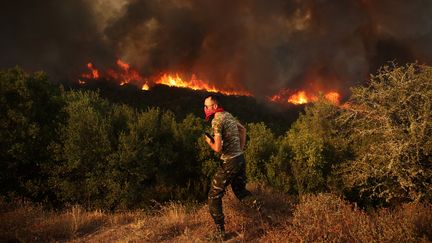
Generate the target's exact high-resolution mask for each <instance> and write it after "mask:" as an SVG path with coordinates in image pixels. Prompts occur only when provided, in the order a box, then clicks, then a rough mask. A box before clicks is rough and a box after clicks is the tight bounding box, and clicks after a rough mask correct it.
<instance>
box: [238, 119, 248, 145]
mask: <svg viewBox="0 0 432 243" xmlns="http://www.w3.org/2000/svg"><path fill="white" fill-rule="evenodd" d="M237 128H238V131H239V136H240V148H241V150H243V149H244V146H245V143H246V128H245V127H244V126H243V125H242V124H241V123H240V122H237Z"/></svg>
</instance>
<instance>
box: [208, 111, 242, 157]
mask: <svg viewBox="0 0 432 243" xmlns="http://www.w3.org/2000/svg"><path fill="white" fill-rule="evenodd" d="M237 123H238V122H237V120H236V119H235V118H234V117H233V116H232V115H231V114H230V113H229V112H226V111H223V112H217V113H216V114H215V116H214V118H213V120H212V128H213V131H214V136H222V151H221V152H222V155H221V159H222V160H227V159H231V158H234V157H237V156H239V155H241V154H243V151H242V150H241V148H240V135H239V130H238V127H237Z"/></svg>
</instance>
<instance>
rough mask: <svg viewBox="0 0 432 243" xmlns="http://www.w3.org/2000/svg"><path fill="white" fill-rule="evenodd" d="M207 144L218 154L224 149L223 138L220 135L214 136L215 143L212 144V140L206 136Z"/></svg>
mask: <svg viewBox="0 0 432 243" xmlns="http://www.w3.org/2000/svg"><path fill="white" fill-rule="evenodd" d="M206 142H207V144H208V145H209V146H210V148H211V149H213V150H214V151H215V152H216V153H219V152H220V151H221V149H222V138H221V136H220V135H216V136H214V143H212V142H211V140H210V138H209V137H207V136H206Z"/></svg>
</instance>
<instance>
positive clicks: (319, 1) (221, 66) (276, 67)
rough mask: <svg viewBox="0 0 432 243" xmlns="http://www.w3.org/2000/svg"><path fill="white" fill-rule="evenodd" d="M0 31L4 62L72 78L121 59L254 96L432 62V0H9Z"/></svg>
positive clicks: (324, 86) (339, 86)
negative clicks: (388, 67)
mask: <svg viewBox="0 0 432 243" xmlns="http://www.w3.org/2000/svg"><path fill="white" fill-rule="evenodd" d="M0 30H1V32H0V33H1V38H0V53H1V55H0V68H2V69H3V68H10V67H13V66H16V65H19V66H21V67H22V68H24V69H25V70H28V71H30V72H32V71H37V70H43V71H45V72H47V73H48V74H49V75H50V77H52V78H53V79H71V80H74V79H76V78H77V77H79V75H80V74H81V73H82V72H84V71H86V65H87V63H89V62H92V63H93V64H94V66H95V67H98V68H99V69H106V68H109V67H111V66H112V65H115V62H116V60H117V59H121V60H122V61H124V62H126V63H129V64H130V65H131V66H133V67H134V68H136V69H137V70H138V71H139V72H140V74H141V75H143V76H149V77H150V76H152V75H155V74H158V73H161V72H179V73H183V74H185V75H186V74H187V75H190V74H196V76H197V77H199V78H200V79H203V80H206V81H207V82H209V83H210V84H212V85H215V86H217V87H220V88H224V89H233V90H236V89H241V90H247V91H249V92H251V93H252V94H254V95H256V96H258V97H260V96H268V95H271V94H274V93H276V92H277V91H279V90H282V89H289V90H297V89H309V90H323V91H330V90H337V91H339V92H341V93H344V94H346V93H348V92H349V91H348V90H349V88H350V87H351V86H353V85H357V84H361V83H364V82H365V81H366V80H367V78H368V77H369V76H370V74H371V73H372V74H373V73H375V72H376V71H377V70H378V69H379V67H381V66H382V65H385V64H388V63H389V62H391V61H393V62H396V63H398V64H404V63H406V62H414V61H418V62H420V63H424V64H432V45H431V43H432V1H431V0H411V1H406V0H351V1H348V0H314V1H312V0H271V1H270V0H269V1H259V0H238V1H234V0H230V1H228V0H217V1H215V0H165V1H163V0H146V1H144V0H141V1H140V0H62V1H58V0H57V1H55V0H41V1H29V0H27V1H26V0H15V1H5V2H4V3H3V4H2V7H1V9H0Z"/></svg>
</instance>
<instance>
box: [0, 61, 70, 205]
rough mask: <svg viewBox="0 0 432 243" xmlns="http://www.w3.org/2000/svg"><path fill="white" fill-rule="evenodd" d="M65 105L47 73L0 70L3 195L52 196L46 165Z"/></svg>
mask: <svg viewBox="0 0 432 243" xmlns="http://www.w3.org/2000/svg"><path fill="white" fill-rule="evenodd" d="M62 106H63V102H62V100H61V90H60V88H59V87H57V86H55V85H53V84H52V83H50V82H49V81H48V77H47V76H46V75H45V74H44V73H42V72H38V73H34V74H32V75H28V74H26V73H25V72H24V71H23V70H22V69H20V68H18V67H17V68H13V69H9V70H4V71H0V113H1V115H0V161H1V162H0V184H1V185H2V186H1V188H0V193H1V195H10V196H12V195H15V196H26V197H30V198H33V199H35V200H45V199H48V198H49V197H50V195H51V192H50V190H49V189H48V187H47V184H46V180H44V178H46V174H45V172H44V170H43V167H44V165H45V164H46V163H48V162H49V161H50V160H51V154H50V153H49V151H48V150H47V147H48V146H49V144H50V143H51V141H53V140H56V139H57V138H58V134H57V126H58V125H59V123H60V122H61V121H62V119H63V118H62V114H61V112H60V110H61V108H62Z"/></svg>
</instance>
